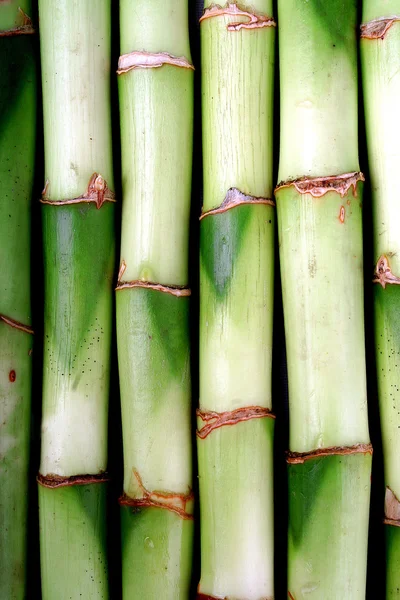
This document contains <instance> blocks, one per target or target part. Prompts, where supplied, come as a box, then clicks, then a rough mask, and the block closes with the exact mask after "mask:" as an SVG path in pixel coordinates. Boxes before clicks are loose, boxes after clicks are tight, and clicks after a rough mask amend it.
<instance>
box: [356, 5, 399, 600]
mask: <svg viewBox="0 0 400 600" xmlns="http://www.w3.org/2000/svg"><path fill="white" fill-rule="evenodd" d="M399 52H400V2H399V0H397V1H395V0H391V1H390V2H388V1H387V0H386V1H383V0H374V1H373V2H371V1H370V0H365V1H364V3H363V26H362V27H361V59H362V67H363V88H364V105H365V119H366V129H367V142H368V155H369V168H370V176H371V189H372V202H373V214H374V223H373V228H374V261H375V265H376V267H375V278H374V283H375V286H374V287H375V290H374V291H375V340H376V360H377V378H378V393H379V406H380V416H381V427H382V442H383V454H384V466H385V469H384V471H385V487H386V493H385V523H386V539H387V548H386V561H387V570H386V574H387V578H386V598H388V599H389V598H400V570H399V565H400V502H399V499H400V466H399V453H400V375H399V372H400V371H399V361H398V359H399V355H400V327H399V324H398V315H399V310H400V295H399V294H400V288H399V287H398V286H399V284H400V258H399V251H400V233H399V232H400V230H399V227H400V208H399V203H398V198H399V193H400V183H399V178H398V173H399V169H400V143H399V134H400V126H399V124H398V117H397V113H398V104H399V98H400V75H399V73H400V59H399V56H400V55H399Z"/></svg>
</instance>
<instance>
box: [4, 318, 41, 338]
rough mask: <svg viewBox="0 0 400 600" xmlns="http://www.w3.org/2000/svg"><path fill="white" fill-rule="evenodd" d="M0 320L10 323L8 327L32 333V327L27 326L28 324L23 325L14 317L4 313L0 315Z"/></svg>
mask: <svg viewBox="0 0 400 600" xmlns="http://www.w3.org/2000/svg"><path fill="white" fill-rule="evenodd" d="M0 321H3V323H7V325H10V327H14V328H15V329H19V330H20V331H24V332H25V333H30V334H31V335H33V329H32V327H29V325H24V324H23V323H20V322H19V321H15V319H10V317H6V316H5V315H0Z"/></svg>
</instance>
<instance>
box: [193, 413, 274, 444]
mask: <svg viewBox="0 0 400 600" xmlns="http://www.w3.org/2000/svg"><path fill="white" fill-rule="evenodd" d="M196 415H197V416H198V417H199V418H200V419H201V420H202V421H203V422H204V423H206V425H204V426H203V427H201V429H198V430H197V431H196V435H197V437H198V438H200V439H201V440H204V438H206V437H207V436H208V435H209V434H210V433H211V432H212V431H213V430H214V429H218V428H219V427H224V426H225V425H236V423H240V422H242V421H249V420H250V419H262V418H264V417H268V418H270V419H275V415H274V414H273V413H272V412H271V411H270V409H269V408H265V407H264V406H245V407H243V408H236V409H235V410H229V411H226V412H222V413H218V412H215V411H212V410H210V411H202V410H200V409H197V410H196Z"/></svg>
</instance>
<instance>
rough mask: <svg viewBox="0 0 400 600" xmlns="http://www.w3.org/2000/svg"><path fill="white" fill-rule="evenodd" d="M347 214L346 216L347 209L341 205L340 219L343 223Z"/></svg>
mask: <svg viewBox="0 0 400 600" xmlns="http://www.w3.org/2000/svg"><path fill="white" fill-rule="evenodd" d="M345 216H346V210H345V208H344V206H341V207H340V212H339V221H340V222H341V223H344V218H345Z"/></svg>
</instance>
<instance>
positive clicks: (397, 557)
mask: <svg viewBox="0 0 400 600" xmlns="http://www.w3.org/2000/svg"><path fill="white" fill-rule="evenodd" d="M385 531H386V600H398V599H399V598H400V585H399V565H400V527H393V526H392V525H386V526H385Z"/></svg>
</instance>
